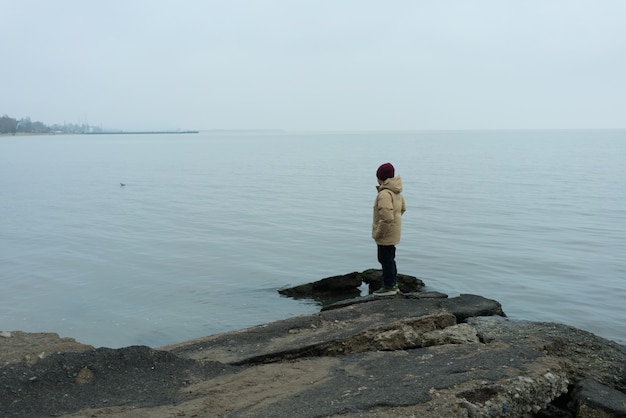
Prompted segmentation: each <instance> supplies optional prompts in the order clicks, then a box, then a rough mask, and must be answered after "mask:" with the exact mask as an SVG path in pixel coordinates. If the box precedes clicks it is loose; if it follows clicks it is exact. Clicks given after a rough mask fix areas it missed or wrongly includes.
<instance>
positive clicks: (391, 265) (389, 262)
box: [378, 245, 398, 287]
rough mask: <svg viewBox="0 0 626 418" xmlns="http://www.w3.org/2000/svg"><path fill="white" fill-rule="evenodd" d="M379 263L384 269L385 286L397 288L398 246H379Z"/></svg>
mask: <svg viewBox="0 0 626 418" xmlns="http://www.w3.org/2000/svg"><path fill="white" fill-rule="evenodd" d="M378 262H379V263H380V265H381V266H382V268H383V286H388V287H392V286H395V285H396V283H397V282H398V277H397V276H398V270H397V269H396V246H395V245H379V246H378Z"/></svg>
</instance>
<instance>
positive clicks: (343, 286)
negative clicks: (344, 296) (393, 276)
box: [278, 272, 362, 297]
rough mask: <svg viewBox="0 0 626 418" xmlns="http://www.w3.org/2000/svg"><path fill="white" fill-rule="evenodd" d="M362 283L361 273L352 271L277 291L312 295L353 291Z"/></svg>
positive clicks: (289, 294)
mask: <svg viewBox="0 0 626 418" xmlns="http://www.w3.org/2000/svg"><path fill="white" fill-rule="evenodd" d="M361 284H362V279H361V273H358V272H354V273H349V274H343V275H340V276H332V277H327V278H325V279H321V280H318V281H316V282H312V283H307V284H303V285H300V286H295V287H291V288H287V289H280V290H279V291H278V293H280V294H281V295H285V296H300V297H302V296H312V295H319V294H322V295H325V294H328V293H346V292H354V291H355V290H356V289H357V288H358V287H359V286H361Z"/></svg>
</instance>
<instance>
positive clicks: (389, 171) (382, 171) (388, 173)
mask: <svg viewBox="0 0 626 418" xmlns="http://www.w3.org/2000/svg"><path fill="white" fill-rule="evenodd" d="M394 175H395V174H394V168H393V166H392V165H391V163H385V164H383V165H381V166H380V167H378V170H376V177H377V178H378V179H379V180H382V181H385V180H387V179H390V178H392V177H393V176H394Z"/></svg>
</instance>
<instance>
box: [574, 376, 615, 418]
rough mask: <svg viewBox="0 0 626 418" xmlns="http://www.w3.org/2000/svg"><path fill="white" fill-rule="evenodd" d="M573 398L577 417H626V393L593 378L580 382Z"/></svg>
mask: <svg viewBox="0 0 626 418" xmlns="http://www.w3.org/2000/svg"><path fill="white" fill-rule="evenodd" d="M572 399H573V402H574V409H575V411H576V416H577V417H580V418H609V417H611V418H612V417H626V394H624V393H622V392H620V391H619V390H616V389H613V388H611V387H608V386H605V385H603V384H601V383H598V382H596V381H595V380H593V379H584V380H581V381H580V382H578V383H577V384H576V387H575V388H574V391H573V394H572Z"/></svg>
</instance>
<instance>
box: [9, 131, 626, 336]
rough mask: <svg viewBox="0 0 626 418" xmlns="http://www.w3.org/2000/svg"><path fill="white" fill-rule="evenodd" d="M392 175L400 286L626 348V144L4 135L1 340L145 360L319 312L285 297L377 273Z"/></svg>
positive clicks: (506, 136) (504, 134)
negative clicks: (381, 180) (380, 215)
mask: <svg viewBox="0 0 626 418" xmlns="http://www.w3.org/2000/svg"><path fill="white" fill-rule="evenodd" d="M388 161H389V162H392V163H393V164H394V165H395V167H396V174H397V175H400V176H401V177H402V179H403V183H404V196H405V199H406V201H407V206H408V211H407V212H406V214H405V216H404V218H403V235H402V242H401V243H400V244H399V245H398V250H397V263H398V269H399V272H401V273H404V274H410V275H414V276H417V277H420V278H421V279H422V280H424V282H425V283H426V286H427V288H428V289H429V290H436V291H441V292H444V293H447V294H448V295H449V296H450V297H454V296H457V295H459V294H461V293H472V294H478V295H482V296H485V297H487V298H492V299H495V300H497V301H499V302H501V303H502V306H503V309H504V311H505V312H506V314H507V315H508V316H509V317H511V318H517V319H528V320H537V321H550V322H562V323H565V324H568V325H572V326H575V327H578V328H582V329H585V330H588V331H591V332H594V333H596V334H598V335H600V336H603V337H606V338H609V339H613V340H615V341H618V342H621V343H626V332H625V331H624V323H626V309H625V307H624V306H625V301H626V281H625V279H626V164H625V163H626V131H439V132H352V133H348V132H343V133H332V132H325V133H310V132H309V133H307V132H257V133H255V132H239V133H228V132H222V133H214V132H201V133H199V134H178V135H124V134H118V135H75V136H61V135H58V136H32V137H0V284H1V289H0V330H7V331H11V330H23V331H30V332H56V333H59V334H60V335H61V336H62V337H73V338H76V339H77V340H78V341H80V342H83V343H87V344H92V345H94V346H107V347H121V346H127V345H134V344H145V345H149V346H153V347H156V346H160V345H165V344H170V343H175V342H181V341H184V340H188V339H191V338H196V337H201V336H205V335H210V334H214V333H219V332H224V331H229V330H235V329H240V328H244V327H248V326H253V325H257V324H261V323H265V322H269V321H273V320H278V319H283V318H287V317H291V316H295V315H301V314H308V313H313V312H317V311H319V308H320V307H319V305H318V304H317V303H316V302H315V301H311V300H293V299H290V298H286V297H281V296H280V295H279V294H278V292H277V291H278V290H279V289H280V288H284V287H289V286H295V285H298V284H303V283H307V282H311V281H315V280H319V279H322V278H325V277H329V276H334V275H339V274H345V273H350V272H353V271H363V270H365V269H368V268H378V264H377V261H376V247H375V244H374V242H373V241H372V239H371V236H370V234H371V215H372V205H373V202H374V197H375V195H376V190H375V187H374V186H375V184H376V178H375V171H376V168H377V167H378V165H380V164H381V163H384V162H388ZM122 184H123V185H122ZM363 292H364V293H365V292H366V289H365V288H363Z"/></svg>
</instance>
